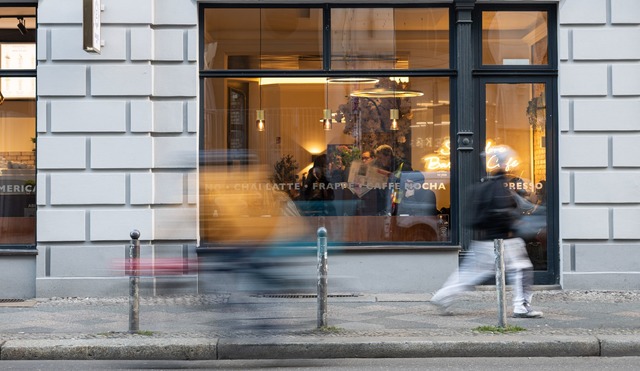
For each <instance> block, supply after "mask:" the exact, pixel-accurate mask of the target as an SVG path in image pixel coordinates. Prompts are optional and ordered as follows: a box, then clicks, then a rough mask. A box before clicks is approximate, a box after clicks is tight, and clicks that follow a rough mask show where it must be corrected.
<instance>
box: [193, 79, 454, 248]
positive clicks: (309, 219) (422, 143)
mask: <svg viewBox="0 0 640 371" xmlns="http://www.w3.org/2000/svg"><path fill="white" fill-rule="evenodd" d="M264 80H265V79H258V78H226V79H225V78H207V79H205V80H204V91H205V94H204V103H205V107H204V113H205V114H204V138H203V147H202V149H203V152H202V161H201V166H200V171H201V174H212V173H213V174H219V173H220V172H222V173H229V174H231V173H233V174H234V177H232V178H229V177H227V178H226V179H233V180H234V182H235V181H237V184H235V183H234V185H233V186H232V187H231V188H232V189H235V190H237V191H236V192H241V193H243V194H244V195H245V196H247V197H249V198H251V199H252V200H253V201H246V202H257V203H258V204H260V205H261V206H258V205H257V204H252V205H251V207H248V208H245V209H243V210H246V212H247V213H249V214H251V213H254V214H255V215H253V214H251V215H249V216H251V217H261V215H262V214H260V213H263V212H264V211H261V210H267V211H268V214H269V215H272V213H275V214H278V215H280V214H282V213H285V211H286V215H288V216H295V217H301V218H303V219H304V223H303V224H305V225H306V224H309V225H311V226H312V227H314V228H317V226H319V225H325V226H326V227H327V230H328V233H329V238H330V240H331V241H332V242H342V243H382V242H405V243H406V242H413V241H450V238H451V236H450V233H449V220H450V219H449V213H450V206H451V194H450V183H449V181H450V168H451V162H450V140H449V138H450V122H449V121H450V108H449V102H450V93H449V79H448V78H444V77H441V78H425V77H411V78H410V79H409V78H395V77H388V76H387V77H376V78H375V79H355V80H352V81H344V82H342V83H337V82H334V83H326V80H325V79H305V80H298V79H296V78H283V79H282V80H279V81H278V82H275V81H269V80H267V83H266V84H265V81H264ZM285 80H286V81H285ZM261 82H262V85H259V84H260V83H261ZM365 89H387V90H391V91H398V92H401V91H403V90H404V91H408V90H411V91H418V92H421V95H419V96H405V95H403V94H400V93H399V94H398V95H397V96H395V97H394V96H393V95H391V96H382V97H379V96H378V97H361V96H354V95H353V94H352V93H353V92H355V91H360V90H365ZM260 90H261V91H262V100H261V103H260V104H261V108H262V109H263V110H264V115H265V120H266V121H267V122H268V123H269V124H268V125H266V128H265V130H264V132H258V131H257V130H256V129H255V125H248V124H247V123H248V122H254V121H255V117H252V116H253V115H254V113H255V110H256V109H257V108H258V104H259V100H258V96H259V92H260ZM232 98H233V99H232ZM240 102H245V104H239V103H240ZM325 110H327V111H325ZM394 110H397V116H396V115H393V114H392V112H394ZM325 112H331V113H332V122H333V128H332V130H324V127H323V125H322V123H321V122H320V120H319V119H320V118H322V117H323V114H324V113H325ZM393 117H397V119H396V120H397V130H393V129H392V126H391V125H392V120H393ZM245 136H246V145H244V146H243V145H239V143H241V142H240V141H237V140H234V138H238V137H241V138H244V137H245ZM364 153H367V155H369V154H375V158H374V160H373V162H369V164H367V161H366V160H364V159H363V154H364ZM367 157H368V156H367ZM257 169H260V171H258V170H257ZM243 172H245V173H246V174H245V176H244V177H243V175H242V174H243ZM256 174H260V177H259V179H257V178H256ZM207 179H211V177H208V176H203V177H201V180H202V183H201V188H202V190H203V191H202V193H201V201H202V204H201V220H202V226H203V227H202V230H201V235H202V238H203V240H204V241H206V242H209V243H215V242H216V238H217V237H216V236H218V235H219V234H218V233H217V232H216V230H215V228H216V227H215V222H216V219H215V218H214V217H213V215H217V217H220V212H221V211H220V207H218V206H216V203H215V201H212V200H214V199H215V198H216V196H215V194H214V193H213V192H214V189H215V188H216V187H215V184H207ZM238 179H240V180H241V181H238ZM242 179H244V180H242ZM224 188H225V189H228V188H227V187H224ZM274 188H275V191H277V195H275V194H271V193H269V194H268V197H267V196H264V194H263V193H261V192H266V191H267V190H268V192H274ZM261 194H263V195H262V196H260V195H261ZM251 195H255V196H256V198H255V199H254V198H252V196H251ZM220 197H222V199H225V198H226V199H230V197H229V196H228V195H227V197H225V196H220ZM256 200H257V201H256ZM220 202H223V201H220ZM274 202H275V203H277V204H278V205H280V207H276V208H273V207H271V206H269V207H267V206H268V205H271V204H272V203H274ZM283 207H284V208H283ZM256 213H257V214H256ZM272 216H273V215H272ZM264 217H267V216H264ZM295 220H296V223H298V222H299V220H298V219H295ZM296 223H290V224H287V225H288V226H292V225H295V224H296ZM287 225H285V226H282V228H284V230H283V233H285V235H286V236H291V235H294V234H295V232H294V231H289V227H288V226H287ZM297 238H300V239H302V240H305V241H308V242H313V241H314V239H315V235H314V234H313V233H310V234H308V235H304V236H298V237H297Z"/></svg>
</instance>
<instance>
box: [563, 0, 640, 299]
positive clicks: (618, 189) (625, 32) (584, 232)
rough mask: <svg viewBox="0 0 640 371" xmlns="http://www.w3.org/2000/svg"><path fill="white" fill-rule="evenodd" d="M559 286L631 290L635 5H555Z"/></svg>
mask: <svg viewBox="0 0 640 371" xmlns="http://www.w3.org/2000/svg"><path fill="white" fill-rule="evenodd" d="M559 27H560V29H559V56H560V71H559V94H560V99H559V103H560V106H559V127H560V141H559V142H560V143H559V166H560V202H561V205H560V223H559V224H560V239H561V240H560V245H561V246H560V252H561V283H562V286H563V288H565V289H587V288H596V289H625V288H629V289H640V242H638V241H640V1H638V0H562V1H560V3H559Z"/></svg>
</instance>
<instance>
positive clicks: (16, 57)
mask: <svg viewBox="0 0 640 371" xmlns="http://www.w3.org/2000/svg"><path fill="white" fill-rule="evenodd" d="M16 17H17V18H16ZM16 24H19V25H20V26H18V27H16ZM35 25H36V22H35V8H31V7H10V8H6V7H3V8H0V29H2V30H1V31H2V32H1V33H0V35H1V36H0V247H3V246H4V247H6V246H16V245H33V244H35V230H36V229H35V225H36V196H35V194H36V170H35V164H36V152H35V151H36V92H35V90H36V89H35V88H36V79H35V70H36V44H35ZM25 73H26V75H27V76H29V75H32V76H34V77H24V76H25Z"/></svg>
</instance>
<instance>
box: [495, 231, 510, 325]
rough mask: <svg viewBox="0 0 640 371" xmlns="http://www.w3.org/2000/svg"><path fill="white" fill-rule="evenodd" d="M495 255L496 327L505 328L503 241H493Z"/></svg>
mask: <svg viewBox="0 0 640 371" xmlns="http://www.w3.org/2000/svg"><path fill="white" fill-rule="evenodd" d="M493 247H494V249H495V253H496V290H497V291H498V327H502V328H504V327H506V326H507V311H506V303H505V277H504V241H503V240H502V239H497V240H493Z"/></svg>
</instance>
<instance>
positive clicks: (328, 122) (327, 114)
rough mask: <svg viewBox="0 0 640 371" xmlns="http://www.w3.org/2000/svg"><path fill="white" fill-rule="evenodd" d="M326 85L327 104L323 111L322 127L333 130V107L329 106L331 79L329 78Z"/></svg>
mask: <svg viewBox="0 0 640 371" xmlns="http://www.w3.org/2000/svg"><path fill="white" fill-rule="evenodd" d="M325 87H326V89H327V91H326V102H325V104H326V106H325V109H324V111H323V115H322V128H323V129H324V130H327V131H329V130H331V129H333V122H332V121H333V119H332V118H331V109H330V108H329V79H328V78H327V83H326V84H325Z"/></svg>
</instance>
